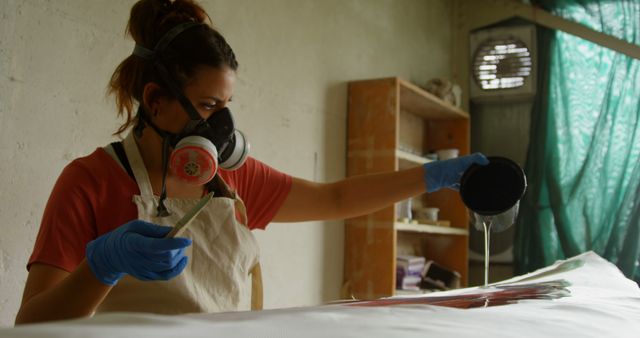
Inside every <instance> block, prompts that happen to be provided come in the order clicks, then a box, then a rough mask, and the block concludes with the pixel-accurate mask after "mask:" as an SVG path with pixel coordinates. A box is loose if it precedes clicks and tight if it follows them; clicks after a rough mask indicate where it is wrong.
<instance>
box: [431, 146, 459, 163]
mask: <svg viewBox="0 0 640 338" xmlns="http://www.w3.org/2000/svg"><path fill="white" fill-rule="evenodd" d="M436 153H437V154H438V160H448V159H452V158H456V157H458V153H459V151H458V149H455V148H452V149H440V150H438V151H437V152H436Z"/></svg>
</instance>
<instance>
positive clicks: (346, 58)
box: [0, 0, 452, 326]
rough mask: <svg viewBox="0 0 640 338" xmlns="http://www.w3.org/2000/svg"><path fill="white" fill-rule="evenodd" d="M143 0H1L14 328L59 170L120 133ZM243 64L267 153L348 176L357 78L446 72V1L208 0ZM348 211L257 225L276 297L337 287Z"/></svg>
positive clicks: (253, 119)
mask: <svg viewBox="0 0 640 338" xmlns="http://www.w3.org/2000/svg"><path fill="white" fill-rule="evenodd" d="M133 3H134V2H133V1H113V0H92V1H83V0H73V1H71V0H64V1H44V0H40V1H37V0H29V1H17V0H3V1H0V16H1V19H0V233H1V234H2V235H0V325H3V326H7V325H12V323H13V318H14V316H15V313H16V311H17V309H18V307H19V304H20V298H21V294H22V289H23V286H24V281H25V278H26V274H27V272H26V269H25V264H26V261H27V259H28V257H29V255H30V252H31V250H32V247H33V242H34V239H35V236H36V234H37V231H38V227H39V222H40V219H41V217H42V211H43V208H44V205H45V203H46V200H47V198H48V195H49V193H50V191H51V188H52V186H53V184H54V182H55V180H56V178H57V176H58V175H59V173H60V171H61V170H62V168H63V167H64V165H65V164H67V163H68V162H69V161H70V160H72V159H73V158H75V157H78V156H82V155H85V154H88V153H90V152H91V151H93V150H94V149H95V148H96V147H99V146H102V145H104V144H106V143H107V142H110V141H111V140H112V137H111V133H112V132H113V131H115V129H116V127H117V126H118V124H119V121H118V120H117V119H116V117H115V111H114V104H113V102H112V100H111V98H105V96H104V93H105V88H106V83H107V81H108V79H109V76H110V75H111V72H112V71H113V69H114V67H115V66H116V65H117V64H118V63H119V62H120V60H122V59H123V58H124V57H125V56H126V55H127V54H129V53H130V52H131V50H132V48H133V42H132V41H131V40H130V39H125V38H124V37H123V32H124V29H125V25H126V20H127V18H128V13H129V10H130V8H131V5H132V4H133ZM202 3H203V4H204V6H205V8H206V9H207V10H208V12H209V14H210V15H211V17H212V19H213V21H214V24H215V25H216V26H218V27H219V28H220V30H221V31H222V33H223V34H224V35H225V36H226V38H227V39H228V40H229V42H230V44H231V45H232V46H233V48H234V49H235V51H236V54H237V56H238V60H239V62H240V70H239V74H238V78H239V81H238V83H237V87H236V92H235V95H234V102H233V103H232V105H231V109H232V111H233V112H234V116H235V117H236V120H237V123H238V125H239V127H240V129H242V130H243V131H245V132H246V134H248V136H249V137H250V139H251V141H252V146H253V148H252V154H253V156H255V157H256V158H258V159H260V160H262V161H264V162H266V163H268V164H270V165H272V166H274V167H276V168H278V169H280V170H282V171H285V172H287V173H289V174H291V175H294V176H298V177H302V178H305V179H313V180H318V181H334V180H338V179H341V178H343V177H344V174H345V138H346V108H347V85H346V83H347V81H349V80H353V79H364V78H375V77H385V76H395V75H398V76H401V77H404V78H406V79H409V80H413V81H415V82H417V83H425V82H426V81H427V80H428V79H430V78H432V77H436V76H440V77H448V76H449V75H450V69H451V66H452V65H451V63H450V61H449V55H450V48H451V33H450V23H449V18H450V11H451V8H450V5H449V3H448V1H446V0H323V1H321V0H316V1H311V0H303V1H301V0H288V1H287V0H264V1H257V0H253V1H251V0H242V1H239V0H234V1H231V0H209V1H203V2H202ZM342 224H343V223H342V222H341V221H332V222H311V223H305V224H271V225H270V227H269V228H268V230H267V231H264V232H263V231H259V232H257V233H256V235H257V237H258V239H259V242H260V245H261V249H262V255H263V271H264V278H265V306H266V307H267V308H274V307H284V306H302V305H313V304H318V303H321V302H323V301H327V300H332V299H336V298H338V297H339V290H340V286H341V282H342V269H343V257H342V256H343V226H342Z"/></svg>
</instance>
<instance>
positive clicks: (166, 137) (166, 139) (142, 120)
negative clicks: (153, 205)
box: [134, 106, 175, 217]
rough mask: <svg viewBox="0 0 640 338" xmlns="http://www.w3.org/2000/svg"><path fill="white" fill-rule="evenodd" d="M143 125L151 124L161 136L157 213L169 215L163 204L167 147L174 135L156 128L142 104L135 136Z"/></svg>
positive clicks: (139, 135) (160, 215)
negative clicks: (160, 170)
mask: <svg viewBox="0 0 640 338" xmlns="http://www.w3.org/2000/svg"><path fill="white" fill-rule="evenodd" d="M145 125H149V126H151V128H153V130H155V132H156V133H158V135H160V137H162V190H161V192H160V202H159V203H158V208H157V215H156V216H158V217H166V216H169V215H170V213H169V210H168V209H167V207H166V206H165V205H164V201H165V200H166V199H167V181H166V180H167V171H168V168H169V147H170V146H171V140H172V139H174V138H175V135H173V134H171V133H168V132H166V131H164V130H162V129H160V128H158V127H157V126H156V125H155V124H154V123H153V122H151V121H150V120H149V117H148V116H147V115H146V114H145V113H144V109H143V108H142V106H139V107H138V125H136V127H135V129H134V133H135V135H136V137H138V138H140V137H141V136H142V131H143V130H144V127H145Z"/></svg>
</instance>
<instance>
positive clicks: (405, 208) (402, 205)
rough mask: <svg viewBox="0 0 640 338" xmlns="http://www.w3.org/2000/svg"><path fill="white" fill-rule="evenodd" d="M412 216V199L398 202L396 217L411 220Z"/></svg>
mask: <svg viewBox="0 0 640 338" xmlns="http://www.w3.org/2000/svg"><path fill="white" fill-rule="evenodd" d="M411 216H412V215H411V199H410V198H409V199H406V200H402V201H400V202H398V204H397V205H396V218H398V219H400V220H402V219H407V220H410V219H411Z"/></svg>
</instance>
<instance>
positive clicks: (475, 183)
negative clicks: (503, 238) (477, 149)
mask: <svg viewBox="0 0 640 338" xmlns="http://www.w3.org/2000/svg"><path fill="white" fill-rule="evenodd" d="M488 160H489V164H487V165H484V166H483V165H479V164H473V165H471V166H470V167H469V168H468V169H467V170H466V171H465V172H464V174H463V175H462V178H461V179H460V196H461V197H462V201H463V202H464V204H465V205H466V206H467V208H469V209H470V210H471V211H472V212H473V223H474V227H475V228H476V229H478V230H483V222H486V224H490V225H491V230H492V231H494V232H499V231H503V230H505V229H507V228H509V227H511V226H512V225H513V224H514V223H515V221H516V217H517V216H518V209H519V205H520V199H521V198H522V196H523V195H524V193H525V191H526V189H527V177H526V176H525V173H524V170H522V168H521V167H520V166H519V165H518V164H517V163H515V162H514V161H512V160H510V159H508V158H505V157H499V156H490V157H488Z"/></svg>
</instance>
